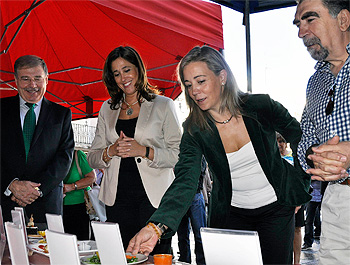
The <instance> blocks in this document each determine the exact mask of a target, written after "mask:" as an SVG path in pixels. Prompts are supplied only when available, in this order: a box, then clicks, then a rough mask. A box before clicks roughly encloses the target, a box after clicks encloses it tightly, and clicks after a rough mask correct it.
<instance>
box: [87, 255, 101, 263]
mask: <svg viewBox="0 0 350 265" xmlns="http://www.w3.org/2000/svg"><path fill="white" fill-rule="evenodd" d="M88 262H89V263H90V264H101V261H100V257H99V256H98V253H97V252H96V254H94V255H93V256H92V257H91V258H89V259H88Z"/></svg>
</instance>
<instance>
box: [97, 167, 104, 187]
mask: <svg viewBox="0 0 350 265" xmlns="http://www.w3.org/2000/svg"><path fill="white" fill-rule="evenodd" d="M95 174H96V184H97V185H99V186H100V185H101V182H102V178H103V174H104V169H103V168H96V169H95Z"/></svg>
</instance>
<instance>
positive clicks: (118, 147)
mask: <svg viewBox="0 0 350 265" xmlns="http://www.w3.org/2000/svg"><path fill="white" fill-rule="evenodd" d="M103 82H104V84H105V85H106V87H107V90H108V92H109V95H110V96H111V99H109V100H107V101H105V102H104V103H103V105H102V107H101V110H100V113H99V116H98V122H97V128H96V135H95V139H94V140H93V142H92V146H91V149H90V151H89V153H88V161H89V164H90V165H91V166H92V167H93V168H103V169H104V176H103V180H102V183H101V190H100V196H99V199H100V200H101V201H102V202H104V203H105V204H106V214H107V221H108V222H115V223H118V224H119V227H120V231H121V236H122V240H123V244H124V247H125V248H126V247H127V246H128V242H129V241H130V239H131V238H132V237H133V235H134V234H135V233H136V232H137V231H139V230H140V229H141V228H142V227H143V226H144V224H145V223H146V221H147V220H148V219H149V218H150V216H151V215H152V214H153V213H154V211H155V210H156V208H157V207H158V206H159V203H160V200H161V198H162V196H163V194H164V193H165V191H166V190H167V188H168V187H169V186H170V184H171V183H172V181H173V180H174V172H173V167H174V166H175V164H176V162H177V160H178V154H179V144H180V140H181V128H180V125H179V121H178V118H177V115H176V110H175V104H174V102H173V101H172V100H171V99H170V98H167V97H164V96H161V95H159V94H158V91H157V90H156V89H155V88H154V87H153V86H151V85H150V83H149V82H148V79H147V75H146V68H145V66H144V63H143V61H142V59H141V57H140V55H139V54H138V53H137V52H136V50H135V49H133V48H132V47H128V46H125V47H123V46H120V47H118V48H116V49H114V50H113V51H111V53H110V54H109V55H108V57H107V59H106V62H105V65H104V68H103ZM170 248H171V239H165V240H162V241H161V243H160V244H158V245H157V249H155V253H169V252H170Z"/></svg>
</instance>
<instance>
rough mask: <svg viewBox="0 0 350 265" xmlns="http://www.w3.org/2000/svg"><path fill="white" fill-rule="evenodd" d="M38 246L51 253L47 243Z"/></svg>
mask: <svg viewBox="0 0 350 265" xmlns="http://www.w3.org/2000/svg"><path fill="white" fill-rule="evenodd" d="M38 248H40V249H42V250H43V251H44V253H49V249H48V247H47V245H39V246H38Z"/></svg>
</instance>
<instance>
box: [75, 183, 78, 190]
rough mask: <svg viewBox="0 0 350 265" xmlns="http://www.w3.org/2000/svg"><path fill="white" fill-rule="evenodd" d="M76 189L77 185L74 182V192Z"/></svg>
mask: <svg viewBox="0 0 350 265" xmlns="http://www.w3.org/2000/svg"><path fill="white" fill-rule="evenodd" d="M77 189H78V185H77V183H75V182H74V190H77Z"/></svg>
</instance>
